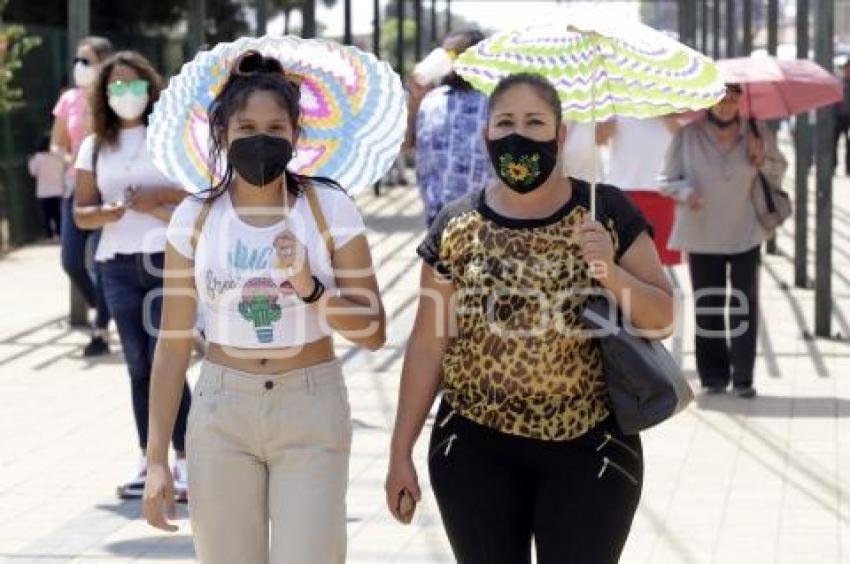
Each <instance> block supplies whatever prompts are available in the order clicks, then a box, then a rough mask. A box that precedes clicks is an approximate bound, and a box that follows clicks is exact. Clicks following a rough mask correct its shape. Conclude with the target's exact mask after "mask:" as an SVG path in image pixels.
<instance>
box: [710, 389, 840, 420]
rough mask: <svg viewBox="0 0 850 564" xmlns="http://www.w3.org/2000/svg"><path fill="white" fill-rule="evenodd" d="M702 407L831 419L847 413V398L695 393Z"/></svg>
mask: <svg viewBox="0 0 850 564" xmlns="http://www.w3.org/2000/svg"><path fill="white" fill-rule="evenodd" d="M696 404H697V406H698V407H699V408H700V409H702V410H703V411H717V412H722V413H726V414H729V415H746V416H747V417H749V418H754V417H793V418H794V419H835V418H844V417H850V400H846V399H842V398H835V397H793V396H789V397H785V396H765V395H760V396H757V397H756V398H755V399H752V400H745V399H741V398H738V397H735V395H734V394H731V393H729V394H725V395H722V396H706V395H704V394H703V395H699V394H698V395H697V397H696Z"/></svg>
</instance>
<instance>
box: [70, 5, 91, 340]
mask: <svg viewBox="0 0 850 564" xmlns="http://www.w3.org/2000/svg"><path fill="white" fill-rule="evenodd" d="M90 14H91V4H90V2H89V0H69V2H68V56H69V58H70V57H74V56H76V53H77V44H78V43H79V42H80V40H81V39H82V38H84V37H86V36H87V35H89V25H90V23H89V22H90ZM69 62H70V61H69ZM67 220H70V221H73V219H71V218H66V221H67ZM69 298H70V299H69V301H70V309H69V313H68V320H69V322H70V323H71V325H77V326H84V325H88V316H89V306H88V303H87V302H86V299H85V297H84V296H83V294H82V293H81V292H80V291H79V290H78V289H77V287H76V286H74V284H73V283H70V295H69Z"/></svg>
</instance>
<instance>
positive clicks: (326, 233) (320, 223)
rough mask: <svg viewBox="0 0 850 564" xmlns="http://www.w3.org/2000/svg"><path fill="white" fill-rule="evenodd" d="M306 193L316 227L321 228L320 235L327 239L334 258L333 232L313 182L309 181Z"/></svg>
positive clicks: (330, 255)
mask: <svg viewBox="0 0 850 564" xmlns="http://www.w3.org/2000/svg"><path fill="white" fill-rule="evenodd" d="M304 194H305V195H306V196H307V203H309V204H310V211H311V212H312V213H313V219H315V220H316V227H317V228H318V229H319V235H321V236H322V239H323V240H324V241H325V247H327V249H328V256H329V257H330V258H331V259H333V256H334V250H335V249H334V240H333V237H332V236H331V232H330V230H329V229H328V222H327V220H326V219H325V214H324V213H322V206H321V204H320V203H319V195H318V194H317V193H316V188H315V186H313V183H312V182H311V183H309V184H308V185H307V187H306V188H304Z"/></svg>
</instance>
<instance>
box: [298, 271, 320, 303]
mask: <svg viewBox="0 0 850 564" xmlns="http://www.w3.org/2000/svg"><path fill="white" fill-rule="evenodd" d="M324 293H325V285H324V284H322V282H321V280H319V279H318V278H316V277H315V276H313V291H312V292H310V295H309V296H306V297H302V298H301V301H302V302H304V303H305V304H311V303H313V302H315V301H318V299H319V298H321V297H322V294H324Z"/></svg>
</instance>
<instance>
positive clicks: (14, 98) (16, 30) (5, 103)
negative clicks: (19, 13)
mask: <svg viewBox="0 0 850 564" xmlns="http://www.w3.org/2000/svg"><path fill="white" fill-rule="evenodd" d="M7 3H8V0H0V15H2V14H3V10H5V9H6V5H7ZM40 43H41V39H39V38H38V37H33V36H29V35H27V34H26V29H25V28H24V26H22V25H18V24H11V25H10V24H6V23H3V21H2V16H0V112H7V111H9V109H10V108H11V107H13V106H14V105H15V104H17V103H18V102H20V100H21V90H20V89H19V88H15V87H14V86H13V85H12V81H13V80H14V78H15V71H17V70H18V69H19V68H21V59H22V58H23V56H24V54H26V52H27V51H29V50H30V49H32V48H33V47H36V46H37V45H39V44H40Z"/></svg>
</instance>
